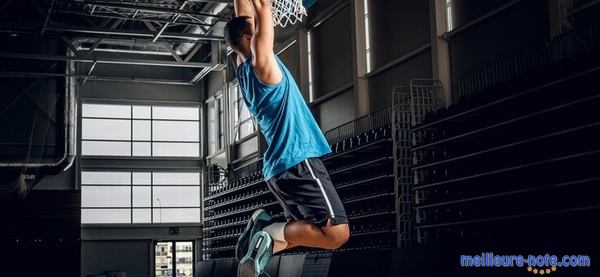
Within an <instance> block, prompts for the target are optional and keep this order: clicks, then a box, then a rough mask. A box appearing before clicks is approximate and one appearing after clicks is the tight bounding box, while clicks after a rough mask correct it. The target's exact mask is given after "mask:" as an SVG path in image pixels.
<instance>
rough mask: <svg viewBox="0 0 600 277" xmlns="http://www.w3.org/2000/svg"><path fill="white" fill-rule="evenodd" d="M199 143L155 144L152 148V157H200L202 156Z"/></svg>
mask: <svg viewBox="0 0 600 277" xmlns="http://www.w3.org/2000/svg"><path fill="white" fill-rule="evenodd" d="M199 147H200V144H199V143H182V142H179V143H177V142H174V143H168V142H155V143H153V147H152V156H155V157H198V156H200V148H199Z"/></svg>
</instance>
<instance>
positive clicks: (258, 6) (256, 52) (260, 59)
mask: <svg viewBox="0 0 600 277" xmlns="http://www.w3.org/2000/svg"><path fill="white" fill-rule="evenodd" d="M250 1H251V2H252V6H253V7H254V15H255V18H254V26H255V31H254V35H253V36H252V66H253V67H254V71H255V73H256V75H257V77H258V78H259V79H260V80H261V81H262V82H263V83H266V84H277V83H279V82H280V81H281V79H282V77H283V75H282V73H281V70H280V69H279V65H278V64H277V61H276V60H275V54H274V52H273V43H274V40H275V29H274V27H273V14H272V12H271V1H270V0H250Z"/></svg>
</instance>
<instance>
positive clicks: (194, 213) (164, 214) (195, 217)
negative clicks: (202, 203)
mask: <svg viewBox="0 0 600 277" xmlns="http://www.w3.org/2000/svg"><path fill="white" fill-rule="evenodd" d="M153 215H154V218H153V220H154V221H153V222H154V223H174V222H186V223H190V222H193V223H199V222H200V209H199V208H187V209H185V208H183V209H156V208H155V209H154V214H153Z"/></svg>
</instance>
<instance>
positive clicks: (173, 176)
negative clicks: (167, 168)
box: [154, 172, 200, 185]
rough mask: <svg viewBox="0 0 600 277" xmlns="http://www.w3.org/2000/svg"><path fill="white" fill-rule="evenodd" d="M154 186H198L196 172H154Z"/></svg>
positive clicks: (198, 179)
mask: <svg viewBox="0 0 600 277" xmlns="http://www.w3.org/2000/svg"><path fill="white" fill-rule="evenodd" d="M154 184H155V185H200V173H198V172H154Z"/></svg>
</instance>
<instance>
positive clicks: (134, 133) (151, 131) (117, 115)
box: [81, 104, 200, 157]
mask: <svg viewBox="0 0 600 277" xmlns="http://www.w3.org/2000/svg"><path fill="white" fill-rule="evenodd" d="M199 116H200V111H199V108H198V107H173V106H149V105H144V106H142V105H140V106H138V105H112V104H83V107H82V130H81V132H82V133H81V151H82V155H83V156H126V157H131V156H136V157H199V156H200V125H199V123H200V120H199V119H200V118H199Z"/></svg>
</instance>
